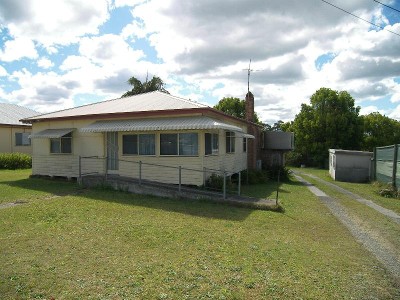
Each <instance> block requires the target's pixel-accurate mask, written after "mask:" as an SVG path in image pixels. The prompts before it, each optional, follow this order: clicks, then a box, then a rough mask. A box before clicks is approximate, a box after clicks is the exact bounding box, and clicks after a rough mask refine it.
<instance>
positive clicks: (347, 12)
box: [321, 0, 400, 36]
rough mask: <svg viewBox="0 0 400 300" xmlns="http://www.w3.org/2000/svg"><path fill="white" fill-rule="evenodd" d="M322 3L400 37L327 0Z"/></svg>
mask: <svg viewBox="0 0 400 300" xmlns="http://www.w3.org/2000/svg"><path fill="white" fill-rule="evenodd" d="M321 1H322V2H325V3H326V4H329V5H330V6H333V7H334V8H337V9H339V10H341V11H343V12H345V13H346V14H349V15H351V16H353V17H355V18H357V19H360V20H361V21H364V22H366V23H368V24H371V25H372V26H375V27H378V28H380V29H382V30H386V31H389V32H390V33H393V34H395V35H398V36H400V34H399V33H397V32H394V31H391V30H389V29H386V28H385V27H382V26H380V25H377V24H375V23H372V22H370V21H368V20H365V19H363V18H361V17H359V16H357V15H355V14H353V13H351V12H349V11H347V10H345V9H343V8H340V7H339V6H336V5H334V4H332V3H330V2H328V1H325V0H321ZM374 1H375V0H374Z"/></svg>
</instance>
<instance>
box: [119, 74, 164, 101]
mask: <svg viewBox="0 0 400 300" xmlns="http://www.w3.org/2000/svg"><path fill="white" fill-rule="evenodd" d="M128 83H129V84H130V85H131V86H132V89H131V90H130V91H127V92H126V93H124V94H123V95H122V97H129V96H133V95H138V94H143V93H148V92H154V91H160V92H164V93H167V94H169V92H168V91H167V90H166V89H165V83H164V82H163V81H162V79H161V78H160V77H157V76H153V78H152V79H151V80H150V81H149V80H147V77H146V81H145V82H141V81H140V80H139V79H137V78H136V77H131V78H129V80H128Z"/></svg>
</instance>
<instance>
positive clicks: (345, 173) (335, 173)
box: [329, 149, 373, 182]
mask: <svg viewBox="0 0 400 300" xmlns="http://www.w3.org/2000/svg"><path fill="white" fill-rule="evenodd" d="M372 157H373V153H372V152H365V151H353V150H340V149H329V174H330V175H331V177H332V178H333V179H334V180H337V181H345V182H367V181H369V180H370V175H371V166H372V161H371V159H372Z"/></svg>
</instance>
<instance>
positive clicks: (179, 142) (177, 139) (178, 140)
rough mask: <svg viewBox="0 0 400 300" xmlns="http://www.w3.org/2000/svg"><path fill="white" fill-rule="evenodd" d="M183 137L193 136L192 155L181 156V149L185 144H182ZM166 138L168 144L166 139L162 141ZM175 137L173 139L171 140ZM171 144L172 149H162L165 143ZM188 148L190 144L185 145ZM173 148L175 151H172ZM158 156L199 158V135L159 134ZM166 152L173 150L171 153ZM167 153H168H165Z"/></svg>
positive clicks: (189, 133) (183, 133)
mask: <svg viewBox="0 0 400 300" xmlns="http://www.w3.org/2000/svg"><path fill="white" fill-rule="evenodd" d="M185 135H195V136H196V138H195V143H193V145H192V147H193V150H194V153H191V154H182V152H183V148H182V147H184V146H185V144H183V141H184V139H183V136H185ZM167 136H169V137H170V140H171V141H170V142H168V139H163V138H166V137H167ZM173 137H175V138H173ZM167 142H168V143H173V145H172V147H170V149H167V148H164V149H163V148H162V146H163V145H164V144H165V143H167ZM188 145H189V146H190V144H187V145H186V146H188ZM173 146H175V147H173ZM173 148H175V149H173ZM159 149H160V156H186V157H190V156H199V133H198V132H178V133H160V148H159ZM166 150H173V151H166ZM167 152H169V153H167ZM172 152H173V153H172Z"/></svg>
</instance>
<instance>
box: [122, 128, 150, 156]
mask: <svg viewBox="0 0 400 300" xmlns="http://www.w3.org/2000/svg"><path fill="white" fill-rule="evenodd" d="M128 137H135V139H134V141H133V145H134V148H135V149H133V150H135V151H132V153H128V152H126V151H125V149H126V148H125V139H126V138H128ZM145 137H152V139H149V141H150V143H149V145H146V144H145V145H144V146H145V147H148V146H149V147H150V148H151V147H152V149H150V151H149V152H150V153H146V151H144V150H143V148H142V143H143V140H144V138H145ZM122 155H126V156H130V155H142V156H152V155H156V135H155V134H154V133H132V134H123V135H122Z"/></svg>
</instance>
